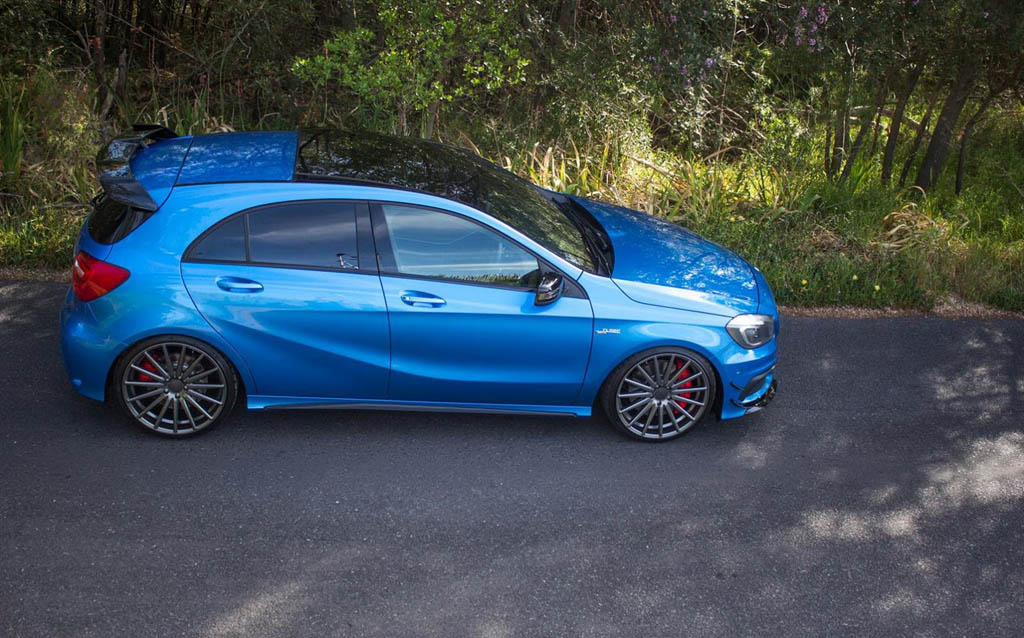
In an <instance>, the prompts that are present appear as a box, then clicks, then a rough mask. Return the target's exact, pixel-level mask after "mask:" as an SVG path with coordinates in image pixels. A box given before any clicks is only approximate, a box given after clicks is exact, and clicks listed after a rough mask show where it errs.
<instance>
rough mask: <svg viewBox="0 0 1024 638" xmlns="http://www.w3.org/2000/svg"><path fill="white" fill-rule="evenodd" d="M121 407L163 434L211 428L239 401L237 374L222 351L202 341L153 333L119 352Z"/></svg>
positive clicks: (118, 383) (117, 379)
mask: <svg viewBox="0 0 1024 638" xmlns="http://www.w3.org/2000/svg"><path fill="white" fill-rule="evenodd" d="M115 382H116V386H117V387H116V394H117V398H118V402H119V403H120V404H121V407H123V408H124V409H125V411H127V412H128V414H129V416H131V417H132V419H133V420H134V421H135V422H136V423H138V424H139V425H141V426H142V427H144V428H145V429H147V430H149V431H150V432H155V433H157V434H161V435H164V436H172V437H174V436H177V437H180V436H190V435H193V434H197V433H199V432H203V431H205V430H208V429H210V428H212V427H213V426H214V425H216V424H217V423H219V422H220V421H221V420H222V419H223V418H224V417H225V416H226V415H227V414H229V413H230V412H231V408H232V407H233V406H234V404H235V397H236V396H237V394H238V380H237V377H236V375H235V372H234V370H233V369H232V367H231V364H229V363H228V362H227V361H226V360H225V359H224V357H223V356H222V355H221V354H220V353H219V352H217V351H216V350H214V349H213V348H211V347H210V346H208V345H206V344H205V343H203V342H201V341H197V340H196V339H191V338H189V337H181V336H173V337H172V336H167V337H155V338H153V339H147V340H146V341H143V342H141V343H139V344H137V345H135V346H134V347H133V348H131V349H130V350H129V351H128V352H127V353H125V355H124V356H123V357H121V361H120V366H119V368H118V370H117V374H116V376H115Z"/></svg>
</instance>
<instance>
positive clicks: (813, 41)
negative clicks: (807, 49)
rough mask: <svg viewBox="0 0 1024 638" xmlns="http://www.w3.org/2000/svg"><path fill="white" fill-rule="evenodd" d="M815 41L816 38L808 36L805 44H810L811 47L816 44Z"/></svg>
mask: <svg viewBox="0 0 1024 638" xmlns="http://www.w3.org/2000/svg"><path fill="white" fill-rule="evenodd" d="M817 43H818V41H817V40H815V39H814V38H810V39H808V40H807V44H809V45H811V46H812V47H813V46H814V45H815V44H817Z"/></svg>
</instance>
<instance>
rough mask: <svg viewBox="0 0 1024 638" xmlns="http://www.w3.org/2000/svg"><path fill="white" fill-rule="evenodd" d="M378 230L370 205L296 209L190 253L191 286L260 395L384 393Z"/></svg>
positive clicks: (213, 235)
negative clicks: (374, 227) (375, 248)
mask: <svg viewBox="0 0 1024 638" xmlns="http://www.w3.org/2000/svg"><path fill="white" fill-rule="evenodd" d="M369 224H370V222H369V212H368V209H367V207H366V205H365V204H359V203H355V202H348V201H334V200H327V201H301V202H289V203H283V204H275V205H271V206H263V207H259V208H255V209H251V210H249V211H244V212H241V213H238V214H236V215H234V216H232V217H229V218H227V219H225V220H224V221H222V222H220V223H219V224H217V225H216V226H214V227H213V228H211V229H210V230H209V231H207V232H206V233H205V234H204V235H203V236H202V237H200V238H199V240H197V241H196V242H195V243H194V244H193V246H192V247H191V248H190V249H189V251H188V253H187V254H186V257H185V259H184V260H183V262H182V265H181V270H182V276H183V278H184V281H185V286H186V287H187V288H188V292H189V294H190V295H191V296H192V299H193V301H194V302H195V304H196V306H197V307H198V309H199V311H200V312H201V313H202V314H203V316H204V317H206V319H207V321H209V322H210V323H211V324H212V325H213V327H214V328H215V329H216V330H217V331H218V332H220V334H221V335H223V336H224V338H225V339H226V340H227V341H228V342H229V343H231V345H232V346H234V347H235V348H236V349H237V350H238V351H239V352H240V353H241V355H242V356H243V357H244V359H245V361H246V363H247V365H248V366H249V368H250V370H251V371H252V374H253V376H254V377H255V382H256V386H257V387H256V388H255V390H254V391H252V392H253V394H260V395H270V396H291V397H322V398H357V399H370V398H383V397H384V396H385V394H386V390H387V380H388V363H389V362H388V351H389V335H388V320H387V309H386V306H385V303H384V296H383V293H382V291H381V286H380V279H379V278H378V276H377V270H376V265H375V260H374V254H373V248H372V238H371V237H370V230H369ZM357 228H361V229H362V230H363V231H365V232H364V233H363V234H362V236H363V238H364V242H369V243H368V244H365V245H360V241H359V237H360V234H359V233H358V232H357Z"/></svg>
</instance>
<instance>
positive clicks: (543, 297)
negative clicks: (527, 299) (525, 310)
mask: <svg viewBox="0 0 1024 638" xmlns="http://www.w3.org/2000/svg"><path fill="white" fill-rule="evenodd" d="M563 292H565V279H563V278H562V275H560V274H558V273H556V272H546V273H544V274H542V275H541V276H540V283H539V284H537V296H536V297H534V299H533V304H534V305H535V306H546V305H548V304H550V303H554V302H555V301H557V300H558V298H559V297H561V296H562V293H563Z"/></svg>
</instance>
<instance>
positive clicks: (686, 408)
mask: <svg viewBox="0 0 1024 638" xmlns="http://www.w3.org/2000/svg"><path fill="white" fill-rule="evenodd" d="M716 391H717V386H716V383H715V374H714V371H713V369H712V367H711V363H710V362H709V361H708V360H707V359H705V358H704V357H702V356H701V355H699V354H697V353H696V352H692V351H690V350H686V349H685V348H668V347H666V348H658V349H656V350H648V351H646V352H641V353H639V354H636V355H633V356H632V357H630V358H629V359H626V360H625V361H623V362H622V363H621V364H619V366H618V367H617V368H615V370H613V371H612V373H611V375H609V377H608V380H607V381H606V382H605V385H604V387H603V388H602V390H601V404H602V407H603V408H604V411H605V414H606V415H607V417H608V419H609V420H610V421H611V422H612V425H614V426H615V428H616V429H617V430H619V431H620V432H622V433H623V434H625V435H626V436H629V437H631V438H634V439H641V440H644V441H668V440H670V439H674V438H676V437H678V436H679V435H681V434H683V433H684V432H686V431H688V430H690V429H692V428H693V427H694V426H696V425H697V424H698V423H700V422H701V421H702V420H704V419H705V418H706V417H707V415H708V414H709V413H710V411H711V406H712V405H714V401H715V393H716Z"/></svg>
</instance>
